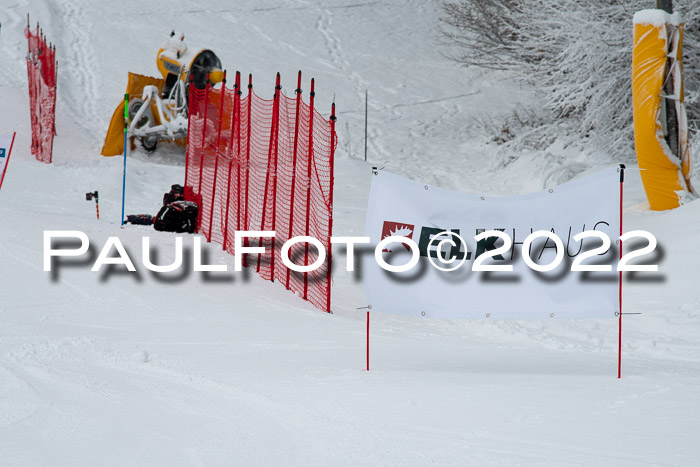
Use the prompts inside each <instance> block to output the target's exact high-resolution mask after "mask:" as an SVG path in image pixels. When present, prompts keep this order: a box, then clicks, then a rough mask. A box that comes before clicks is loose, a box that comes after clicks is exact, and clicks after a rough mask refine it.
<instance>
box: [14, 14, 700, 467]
mask: <svg viewBox="0 0 700 467" xmlns="http://www.w3.org/2000/svg"><path fill="white" fill-rule="evenodd" d="M6 3H7V4H3V7H2V8H0V23H2V30H1V33H0V63H1V65H0V133H7V132H11V131H15V130H16V131H17V141H16V142H15V149H14V151H13V155H12V159H11V160H10V164H9V169H8V172H7V176H6V177H5V183H4V185H3V187H2V191H0V464H1V465H11V466H15V465H16V466H24V465H72V466H75V465H86V466H88V465H168V466H172V465H300V466H301V465H304V466H306V465H427V464H433V465H551V466H560V465H580V464H581V465H582V464H585V465H606V466H607V465H618V466H623V465H629V466H633V465H634V466H636V465H697V459H698V458H699V457H700V445H699V444H698V443H697V440H698V438H699V437H700V417H699V416H700V409H698V407H700V288H698V283H699V282H698V273H697V270H698V260H700V255H699V254H698V246H697V245H698V243H697V242H698V238H700V224H699V223H698V219H700V202H698V201H695V202H690V203H689V204H687V205H685V206H683V207H681V208H679V209H676V210H674V211H671V212H661V213H658V212H650V211H648V208H647V207H646V202H645V196H644V192H643V189H642V186H641V182H640V178H639V173H638V171H635V170H634V167H631V170H628V171H627V178H626V184H625V186H626V188H625V205H624V212H625V220H624V225H625V230H626V231H627V230H633V229H645V230H648V231H650V232H652V233H653V234H655V235H656V236H657V238H658V240H659V247H658V248H657V252H656V254H655V256H653V258H652V259H653V260H654V261H658V263H659V265H660V270H659V273H658V274H648V273H647V274H641V273H640V274H636V275H628V276H626V278H625V287H624V297H623V301H624V310H625V312H629V313H639V314H630V315H626V316H624V320H623V348H622V352H623V357H622V363H623V367H622V373H623V377H622V379H617V377H616V376H617V342H618V323H617V320H614V319H607V320H577V321H565V320H549V321H539V320H536V321H493V320H492V321H488V320H483V321H448V320H431V319H414V318H408V317H403V316H392V315H382V314H379V313H373V314H372V315H371V330H370V336H371V345H372V349H371V352H372V353H371V365H372V369H371V371H370V372H367V371H364V366H365V353H364V344H365V331H366V322H365V319H366V310H364V309H360V308H362V307H364V306H365V305H366V303H365V300H364V296H363V293H362V290H361V288H360V287H359V283H360V278H359V277H357V276H353V275H351V274H350V273H346V272H344V271H343V270H342V268H341V267H340V266H341V265H342V264H343V263H344V261H345V258H344V256H343V253H342V251H337V252H336V254H335V256H334V259H336V262H335V267H334V275H333V299H332V301H333V306H332V309H333V314H326V313H322V312H320V311H318V310H316V309H314V308H313V307H312V306H311V305H309V304H308V303H306V302H304V301H303V300H301V299H299V298H297V297H295V296H294V295H293V294H291V293H289V292H288V291H286V290H285V289H284V287H282V286H281V285H279V284H275V283H269V282H266V281H263V280H262V279H260V278H259V277H257V276H256V275H255V273H253V272H252V271H251V272H241V273H234V272H229V273H194V272H191V249H192V236H189V237H186V238H185V239H184V244H185V247H186V248H187V251H186V254H185V258H186V262H188V261H189V264H190V267H189V268H187V269H183V270H182V271H181V272H180V273H177V274H174V275H167V276H166V275H159V274H153V273H150V272H149V271H147V270H145V268H144V267H143V266H142V264H141V263H140V257H141V238H142V237H143V236H145V235H148V236H150V237H151V242H152V244H153V245H155V246H156V250H157V251H158V253H159V257H158V261H159V262H160V263H161V264H165V263H166V262H168V260H171V259H172V257H173V255H174V245H175V237H174V235H172V234H166V233H160V232H155V231H154V230H152V229H149V228H147V227H143V226H141V227H139V226H128V227H127V228H124V229H122V228H120V225H119V216H120V210H121V205H120V203H121V177H122V160H121V158H119V157H115V158H104V157H101V156H99V150H100V147H101V143H102V138H103V137H104V134H105V131H106V128H107V124H108V122H109V118H110V116H111V114H112V111H113V109H114V107H115V106H116V105H117V103H118V102H119V99H120V98H121V96H122V95H123V92H124V87H125V85H126V73H127V71H133V72H137V73H142V74H151V75H155V74H156V73H157V70H156V64H155V56H156V52H157V50H158V48H159V47H160V45H161V44H162V43H163V42H164V41H165V40H166V39H167V36H168V34H169V32H170V30H171V29H175V30H176V31H178V32H184V33H185V34H186V39H185V40H186V42H187V43H188V45H190V46H192V47H196V46H202V47H207V48H210V49H212V50H214V51H215V52H216V53H217V54H218V55H219V56H220V58H221V60H222V62H223V64H224V66H225V67H226V68H227V69H228V70H229V73H231V72H232V71H235V70H240V71H241V72H243V73H244V76H245V74H247V73H253V75H254V83H255V89H256V92H258V93H259V94H260V95H262V96H265V95H269V96H271V95H272V92H273V88H274V78H275V72H277V71H280V72H281V74H282V79H283V85H284V92H285V93H287V94H288V95H291V94H293V92H294V88H295V85H296V82H295V77H296V73H297V70H299V69H301V70H302V71H303V73H304V85H303V87H304V89H305V94H304V95H305V96H306V95H308V80H309V79H310V78H311V77H315V78H316V91H317V96H316V104H317V108H319V109H320V111H321V112H323V113H324V114H325V115H328V113H329V111H330V105H331V102H332V101H333V100H335V102H336V105H337V108H338V126H337V128H338V135H339V146H338V154H337V157H338V160H337V161H336V202H335V206H334V211H335V223H334V227H335V229H334V230H335V232H334V233H335V234H336V235H343V236H347V235H361V233H362V232H363V230H364V215H365V207H366V202H367V195H368V190H369V181H370V167H371V166H373V165H375V166H378V167H384V170H388V171H391V172H395V173H399V174H401V175H404V176H408V177H410V178H413V179H415V180H421V181H423V182H425V183H430V184H433V185H436V186H442V187H445V188H451V189H457V190H462V191H469V192H473V193H484V194H489V195H509V194H510V195H513V194H519V193H524V192H528V191H534V190H539V189H542V188H544V187H547V186H552V185H555V184H557V183H560V182H563V181H566V180H568V179H571V178H572V177H575V176H578V175H581V174H585V173H592V172H595V171H597V170H600V169H602V168H605V167H609V166H611V165H615V164H617V163H618V162H620V161H614V160H611V159H610V158H609V157H607V156H606V155H605V154H599V153H586V154H584V153H580V152H578V151H577V150H575V149H573V148H572V147H566V145H563V144H555V145H554V146H552V147H551V148H548V149H547V150H542V151H535V152H525V153H523V154H521V155H520V157H518V158H517V159H513V160H512V161H511V162H510V163H508V164H501V163H500V162H499V161H503V158H499V157H496V156H495V148H494V146H493V144H487V141H486V139H485V138H484V136H483V135H482V131H481V124H480V122H484V121H488V120H485V119H487V118H494V119H497V118H498V117H499V116H501V117H502V116H505V115H508V114H509V113H510V112H512V111H513V109H516V108H517V107H518V106H519V105H520V104H521V103H532V102H536V101H534V99H536V98H535V97H534V96H532V95H530V94H529V92H528V90H527V89H526V88H524V87H521V86H519V85H518V84H517V83H515V82H514V81H512V80H511V77H509V76H507V75H505V74H502V73H493V72H490V73H488V74H484V73H482V72H479V71H475V70H469V69H464V68H460V67H458V66H457V65H455V64H454V63H452V62H450V61H449V60H447V59H446V58H444V56H443V55H442V54H441V50H444V49H443V47H445V46H443V45H441V44H440V33H439V31H438V19H439V17H440V14H441V13H440V11H439V9H438V6H437V5H436V3H435V2H425V1H418V0H413V1H411V0H394V1H382V2H377V1H374V2H373V1H369V2H363V1H353V0H326V1H324V2H322V3H317V2H307V1H301V0H299V1H294V0H288V1H282V0H280V1H265V2H261V1H258V0H243V1H238V2H228V3H227V2H220V1H219V2H204V1H187V2H185V1H179V0H178V1H175V0H168V1H165V0H156V1H152V2H142V1H139V2H137V1H134V0H125V1H121V2H90V1H87V0H56V1H49V0H17V1H15V2H6ZM26 13H31V15H32V16H31V20H32V22H33V23H34V22H35V21H37V20H39V21H41V25H42V27H43V29H44V32H45V34H46V35H47V37H48V38H49V40H51V41H53V42H55V43H56V48H57V54H58V60H59V68H58V70H59V84H58V95H59V101H58V105H57V131H58V136H57V138H56V140H55V146H54V161H55V162H54V163H53V164H52V165H44V164H41V163H39V162H36V161H35V160H34V159H33V157H32V156H31V154H30V152H29V145H30V133H29V132H30V128H29V114H28V97H27V87H26V67H25V62H24V57H25V54H26V42H25V40H24V37H23V28H24V26H25V23H26ZM366 90H368V93H369V148H368V149H369V150H368V161H367V163H365V162H364V161H363V160H362V159H363V158H364V139H363V131H364V120H363V119H364V96H365V91H366ZM633 160H634V155H633V154H630V155H629V159H628V160H627V161H623V162H627V163H629V161H633ZM183 179H184V154H183V153H182V150H181V149H177V148H171V147H168V146H167V145H161V146H160V147H159V149H158V151H157V152H156V153H155V154H151V155H149V154H147V153H145V152H142V151H141V150H140V149H139V150H137V151H135V152H134V153H133V154H131V156H130V158H129V162H128V182H127V187H126V192H127V212H128V213H150V214H154V213H155V211H156V210H157V208H158V205H159V203H160V201H161V199H162V193H163V192H164V191H167V189H168V188H169V186H170V185H171V184H172V183H182V181H183ZM696 186H700V183H697V182H696ZM94 190H98V191H99V193H100V215H101V219H100V220H99V221H98V220H96V219H95V208H94V203H93V202H86V200H85V193H86V192H89V191H94ZM45 230H81V231H84V232H85V233H86V234H87V235H88V236H89V238H90V241H91V250H90V255H89V256H90V257H89V258H78V259H74V260H66V261H65V262H63V263H61V265H59V267H57V268H54V271H53V272H44V271H43V268H42V266H43V234H44V231H45ZM110 236H118V237H119V238H120V239H121V241H122V242H123V243H124V245H125V247H126V249H127V251H128V252H129V254H130V255H131V257H132V259H133V260H134V262H135V263H136V265H137V269H138V273H126V272H124V270H123V268H112V269H105V270H104V271H102V272H101V273H93V272H90V268H91V266H92V262H93V261H94V259H95V257H96V255H97V254H98V253H99V251H100V249H101V248H102V246H103V245H104V243H105V242H106V240H107V238H108V237H110ZM205 258H206V259H207V261H209V262H210V263H212V264H227V265H228V266H229V270H230V271H232V270H233V257H231V256H229V255H226V254H224V253H223V252H222V251H221V249H220V246H217V245H214V244H211V245H207V247H206V254H205ZM465 306H469V301H468V297H466V298H465Z"/></svg>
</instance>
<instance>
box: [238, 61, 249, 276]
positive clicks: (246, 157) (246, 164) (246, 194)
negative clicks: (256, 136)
mask: <svg viewBox="0 0 700 467" xmlns="http://www.w3.org/2000/svg"><path fill="white" fill-rule="evenodd" d="M252 113H253V75H252V74H249V75H248V116H247V123H248V128H247V129H246V149H245V202H244V203H243V206H245V216H244V217H243V222H244V223H245V227H244V230H249V226H248V187H249V186H250V130H251V128H250V125H251V114H252ZM243 246H245V247H247V246H248V237H246V238H244V239H243ZM236 254H238V253H236ZM242 264H243V266H244V267H248V261H247V257H246V255H243V260H242Z"/></svg>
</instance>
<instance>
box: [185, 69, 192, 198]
mask: <svg viewBox="0 0 700 467" xmlns="http://www.w3.org/2000/svg"><path fill="white" fill-rule="evenodd" d="M189 86H190V98H189V102H188V103H187V149H186V150H185V186H187V179H188V178H189V177H188V174H189V173H190V141H191V140H190V128H192V108H193V105H192V102H193V101H192V89H193V88H194V84H193V81H192V77H191V76H190V85H189Z"/></svg>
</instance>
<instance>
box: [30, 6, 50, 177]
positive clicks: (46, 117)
mask: <svg viewBox="0 0 700 467" xmlns="http://www.w3.org/2000/svg"><path fill="white" fill-rule="evenodd" d="M25 35H26V36H27V43H28V45H29V50H28V52H27V75H28V78H29V114H30V115H31V120H32V154H34V157H36V159H37V160H39V161H42V162H46V163H47V164H50V163H51V158H52V153H53V137H54V135H55V134H56V47H55V46H54V45H52V44H50V43H48V42H47V41H46V37H45V36H44V34H43V31H42V30H41V29H40V28H39V23H37V24H36V29H35V30H34V31H31V30H30V29H29V15H27V29H25Z"/></svg>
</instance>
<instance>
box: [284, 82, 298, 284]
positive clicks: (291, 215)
mask: <svg viewBox="0 0 700 467" xmlns="http://www.w3.org/2000/svg"><path fill="white" fill-rule="evenodd" d="M294 92H295V93H296V98H297V102H296V113H295V114H294V150H293V152H292V199H291V201H290V203H289V232H288V233H287V239H290V238H292V231H293V229H294V195H295V194H296V178H297V149H298V147H299V108H300V107H301V70H299V74H298V75H297V88H296V90H295V91H294ZM290 273H291V270H290V269H289V268H287V283H286V284H285V286H286V287H287V289H288V290H289V277H290Z"/></svg>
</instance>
